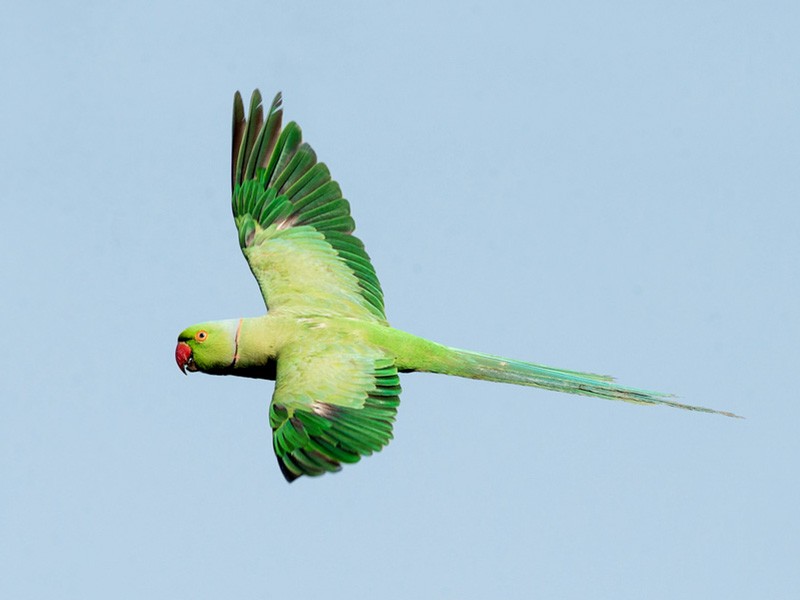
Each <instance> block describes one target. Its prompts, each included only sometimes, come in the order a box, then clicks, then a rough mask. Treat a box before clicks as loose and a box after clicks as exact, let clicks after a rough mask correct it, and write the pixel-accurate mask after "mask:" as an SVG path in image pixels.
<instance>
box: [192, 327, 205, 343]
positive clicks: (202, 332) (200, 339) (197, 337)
mask: <svg viewBox="0 0 800 600" xmlns="http://www.w3.org/2000/svg"><path fill="white" fill-rule="evenodd" d="M206 338H208V333H206V331H205V330H204V329H201V330H200V331H198V332H197V333H195V334H194V339H195V341H197V342H205V341H206Z"/></svg>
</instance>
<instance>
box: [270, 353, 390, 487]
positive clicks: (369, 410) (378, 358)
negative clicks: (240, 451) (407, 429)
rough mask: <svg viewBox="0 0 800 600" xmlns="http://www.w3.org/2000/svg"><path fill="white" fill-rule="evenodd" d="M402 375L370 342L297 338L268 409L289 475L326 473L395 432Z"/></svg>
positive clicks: (383, 442)
mask: <svg viewBox="0 0 800 600" xmlns="http://www.w3.org/2000/svg"><path fill="white" fill-rule="evenodd" d="M399 394H400V378H399V377H398V375H397V369H396V367H395V365H394V363H393V361H392V360H391V359H388V358H386V357H384V356H383V355H382V354H381V353H380V352H379V351H378V350H376V349H375V348H373V347H371V346H367V345H364V344H355V345H353V344H350V343H347V342H333V341H329V342H322V343H321V344H315V347H314V349H309V348H307V347H306V346H305V345H302V344H296V345H290V346H289V347H287V348H285V349H283V350H282V351H281V356H280V359H279V360H278V371H277V378H276V381H275V393H274V394H273V397H272V404H271V405H270V409H269V422H270V425H271V426H272V430H273V447H274V448H275V455H276V456H277V458H278V464H279V465H280V468H281V472H283V476H284V477H285V478H286V480H287V481H290V482H291V481H294V480H295V479H297V478H298V477H300V476H301V475H322V474H323V473H326V472H329V471H338V470H339V469H341V463H354V462H357V461H358V460H359V459H360V458H361V456H363V455H368V454H372V453H373V452H377V451H378V450H380V449H381V448H382V447H383V446H385V445H386V444H388V443H389V440H391V439H392V423H393V422H394V418H395V414H396V413H397V406H398V405H399V403H400V398H399Z"/></svg>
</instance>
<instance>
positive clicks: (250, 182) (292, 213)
mask: <svg viewBox="0 0 800 600" xmlns="http://www.w3.org/2000/svg"><path fill="white" fill-rule="evenodd" d="M282 114H283V110H282V108H281V95H280V94H278V95H276V96H275V99H274V100H273V102H272V105H271V107H270V109H269V112H268V114H267V118H266V121H265V120H264V109H263V106H262V103H261V94H260V93H259V91H258V90H256V91H254V92H253V96H252V98H251V100H250V112H249V118H248V119H245V115H244V105H243V104H242V97H241V95H240V94H239V92H236V95H235V96H234V101H233V160H232V163H231V184H232V187H233V201H232V203H233V216H234V219H235V221H236V228H237V229H238V231H239V245H240V246H241V248H242V252H243V253H244V256H245V258H246V259H247V262H248V264H249V265H250V270H251V271H252V272H253V275H255V278H256V280H257V281H258V285H259V287H260V288H261V294H262V295H263V296H264V302H265V303H266V304H267V307H268V308H269V309H270V310H272V311H274V310H280V311H282V312H286V313H289V314H294V315H297V316H339V317H355V318H360V319H367V320H374V321H380V322H385V319H386V317H385V314H384V305H383V291H382V290H381V286H380V283H379V282H378V277H377V276H376V275H375V269H374V268H373V267H372V263H371V262H370V260H369V256H368V255H367V253H366V251H365V250H364V244H363V243H362V242H361V240H359V239H358V238H356V237H355V236H353V235H352V232H353V230H354V229H355V223H354V222H353V219H352V217H351V216H350V205H349V203H348V202H347V200H345V199H344V198H343V197H342V192H341V189H340V188H339V184H338V183H336V182H335V181H333V180H332V179H331V175H330V172H329V171H328V168H327V167H326V166H325V165H324V164H323V163H318V162H317V157H316V154H315V153H314V151H313V150H312V149H311V146H309V145H308V144H306V143H304V142H303V141H302V134H301V131H300V127H299V126H298V125H297V124H296V123H294V122H291V123H289V124H288V125H287V126H286V127H285V128H284V129H283V130H282V131H281V119H282Z"/></svg>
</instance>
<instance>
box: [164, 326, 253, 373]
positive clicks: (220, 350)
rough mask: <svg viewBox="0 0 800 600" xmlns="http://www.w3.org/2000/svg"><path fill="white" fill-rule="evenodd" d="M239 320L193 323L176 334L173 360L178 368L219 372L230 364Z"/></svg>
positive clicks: (231, 363)
mask: <svg viewBox="0 0 800 600" xmlns="http://www.w3.org/2000/svg"><path fill="white" fill-rule="evenodd" d="M239 322H240V321H239V319H230V320H226V321H210V322H208V323H200V324H198V325H192V326H191V327H188V328H186V329H184V330H183V331H182V332H181V334H180V335H179V336H178V346H177V347H176V348H175V361H176V362H177V363H178V367H179V368H180V370H181V371H183V372H184V374H185V373H186V371H202V372H204V373H219V372H223V371H226V370H228V368H229V367H232V366H233V364H234V360H235V357H236V338H237V331H238V327H239Z"/></svg>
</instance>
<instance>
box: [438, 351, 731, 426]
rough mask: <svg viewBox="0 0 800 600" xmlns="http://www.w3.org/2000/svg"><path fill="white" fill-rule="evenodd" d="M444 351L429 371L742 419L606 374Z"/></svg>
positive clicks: (473, 353)
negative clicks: (626, 383) (676, 400)
mask: <svg viewBox="0 0 800 600" xmlns="http://www.w3.org/2000/svg"><path fill="white" fill-rule="evenodd" d="M447 351H448V352H447V358H445V359H444V360H442V361H441V363H440V364H437V365H436V366H435V367H434V368H432V369H430V370H431V371H433V372H436V373H446V374H448V375H457V376H459V377H468V378H470V379H484V380H487V381H497V382H501V383H514V384H517V385H528V386H533V387H540V388H544V389H546V390H553V391H556V392H565V393H567V394H581V395H583V396H593V397H595V398H606V399H608V400H621V401H623V402H633V403H635V404H661V405H664V406H672V407H674V408H682V409H685V410H694V411H699V412H705V413H715V414H718V415H725V416H726V417H735V418H739V419H740V418H742V417H740V416H739V415H735V414H733V413H730V412H726V411H722V410H714V409H711V408H705V407H703V406H692V405H691V404H682V403H680V402H675V401H674V400H672V398H675V396H673V395H672V394H664V393H661V392H651V391H648V390H640V389H638V388H632V387H626V386H622V385H619V384H617V383H615V382H614V378H613V377H609V376H607V375H595V374H594V373H582V372H580V371H568V370H566V369H556V368H553V367H546V366H544V365H537V364H534V363H527V362H522V361H517V360H509V359H507V358H501V357H499V356H492V355H489V354H480V353H478V352H469V351H467V350H458V349H455V348H447ZM426 370H427V369H426Z"/></svg>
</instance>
